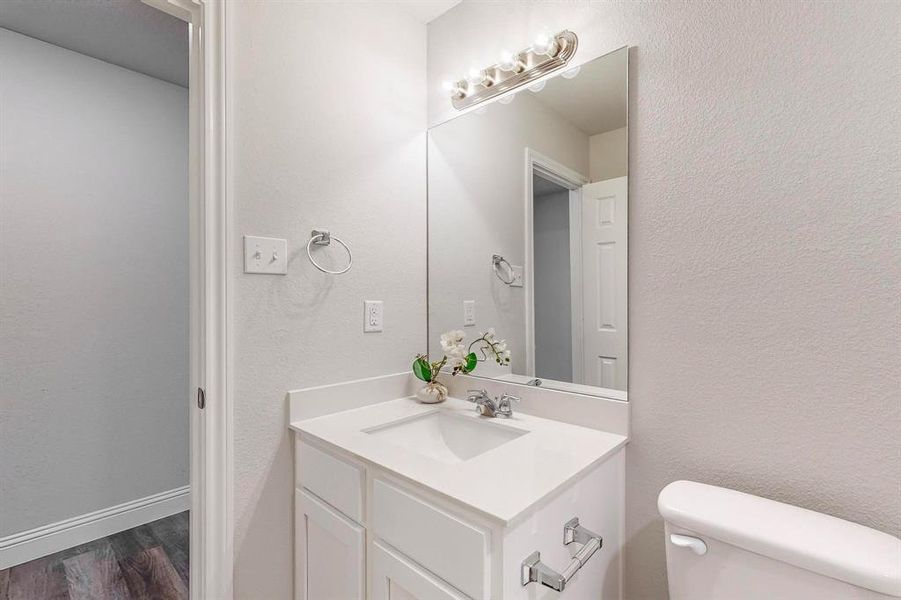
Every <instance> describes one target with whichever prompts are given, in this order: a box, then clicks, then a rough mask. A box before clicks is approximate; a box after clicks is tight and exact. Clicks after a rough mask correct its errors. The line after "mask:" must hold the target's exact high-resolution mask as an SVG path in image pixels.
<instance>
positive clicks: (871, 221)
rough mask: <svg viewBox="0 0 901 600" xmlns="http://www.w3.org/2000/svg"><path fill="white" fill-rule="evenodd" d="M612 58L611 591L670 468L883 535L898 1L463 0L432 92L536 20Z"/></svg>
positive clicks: (521, 35)
mask: <svg viewBox="0 0 901 600" xmlns="http://www.w3.org/2000/svg"><path fill="white" fill-rule="evenodd" d="M543 27H547V28H548V29H549V30H559V29H562V28H570V29H572V30H573V31H575V32H576V33H578V34H579V36H580V48H579V51H578V54H577V56H576V61H577V62H584V61H586V60H588V59H590V58H593V57H595V56H598V55H600V54H603V53H605V52H607V51H609V50H613V49H615V48H618V47H620V46H622V45H625V44H628V45H631V46H634V48H633V50H632V51H631V54H630V59H631V76H630V93H631V100H630V107H629V118H630V132H629V133H630V139H629V142H630V169H629V175H630V197H629V202H630V205H631V213H630V216H629V223H630V236H629V259H630V261H629V263H630V264H629V278H630V281H629V298H630V301H631V304H630V323H629V328H630V344H629V349H630V358H629V360H630V373H629V381H630V386H629V400H630V401H631V406H632V434H633V440H632V442H631V444H630V446H629V448H628V451H627V455H628V466H627V534H628V542H627V549H626V582H627V594H626V597H627V598H628V599H629V600H642V599H657V598H664V597H665V596H666V578H665V571H664V565H665V558H664V548H663V530H662V523H661V521H660V519H659V518H658V516H657V510H656V506H655V501H656V496H657V493H658V492H659V491H660V489H661V488H662V487H663V486H664V485H665V484H666V483H668V482H670V481H672V480H674V479H679V478H688V479H696V480H699V481H704V482H708V483H713V484H722V485H726V486H730V487H734V488H737V489H740V490H743V491H747V492H751V493H756V494H761V495H764V496H768V497H771V498H775V499H777V500H782V501H786V502H791V503H794V504H798V505H800V506H804V507H807V508H811V509H814V510H819V511H823V512H826V513H829V514H833V515H837V516H839V517H843V518H848V519H851V520H853V521H857V522H859V523H863V524H864V525H868V526H872V527H875V528H877V529H881V530H884V531H888V532H890V533H893V534H895V535H898V534H899V533H901V495H899V494H901V485H899V484H901V481H899V473H901V435H899V431H901V396H899V389H901V355H899V345H901V329H899V327H901V319H899V305H898V298H899V296H901V287H899V286H901V272H899V271H901V266H899V258H901V246H899V244H901V241H899V240H901V214H899V212H901V211H899V197H901V169H899V168H898V165H899V164H901V116H899V104H898V98H899V97H901V60H899V59H898V57H899V56H901V36H899V35H898V31H899V28H901V3H897V2H832V3H801V2H748V3H738V2H720V3H702V2H696V3H685V2H679V3H632V2H529V3H525V2H523V3H515V4H514V3H475V2H464V3H463V4H461V5H459V6H457V7H455V8H453V9H451V10H450V11H449V12H448V13H446V14H445V15H443V16H442V17H440V18H439V19H438V20H436V21H433V22H432V23H431V24H430V25H429V54H428V58H429V83H428V92H429V95H430V122H431V123H437V122H439V121H440V120H442V119H444V118H446V117H447V116H448V115H451V114H453V111H452V109H450V108H449V106H448V105H447V102H446V98H444V97H443V95H444V94H443V92H442V90H441V88H440V82H441V81H442V80H444V79H447V78H449V76H450V75H452V74H454V73H465V72H466V70H467V69H468V68H469V66H470V65H472V64H490V63H491V62H493V61H494V60H496V57H497V56H498V54H499V53H500V51H501V50H502V49H503V48H520V47H523V46H525V45H526V44H528V42H529V40H531V39H532V37H533V36H534V35H535V33H536V32H537V31H539V30H540V29H541V28H543Z"/></svg>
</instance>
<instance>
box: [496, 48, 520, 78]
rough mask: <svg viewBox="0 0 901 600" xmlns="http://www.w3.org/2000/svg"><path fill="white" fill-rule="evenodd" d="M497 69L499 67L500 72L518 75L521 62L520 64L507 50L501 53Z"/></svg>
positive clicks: (517, 58)
mask: <svg viewBox="0 0 901 600" xmlns="http://www.w3.org/2000/svg"><path fill="white" fill-rule="evenodd" d="M498 67H500V68H501V70H502V71H514V72H517V73H518V72H519V71H522V62H520V60H519V57H518V56H516V55H515V54H513V53H512V52H510V51H508V50H504V51H503V52H501V62H500V63H499V64H498Z"/></svg>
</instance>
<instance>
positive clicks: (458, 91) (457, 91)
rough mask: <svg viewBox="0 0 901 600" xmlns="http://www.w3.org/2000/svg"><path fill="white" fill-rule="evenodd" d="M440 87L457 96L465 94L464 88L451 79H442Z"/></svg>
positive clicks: (460, 96)
mask: <svg viewBox="0 0 901 600" xmlns="http://www.w3.org/2000/svg"><path fill="white" fill-rule="evenodd" d="M441 89H443V90H444V91H445V92H447V93H448V94H450V95H451V96H454V97H457V98H462V97H463V96H465V95H466V89H464V88H461V87H460V85H459V84H458V83H456V82H453V81H443V82H442V83H441Z"/></svg>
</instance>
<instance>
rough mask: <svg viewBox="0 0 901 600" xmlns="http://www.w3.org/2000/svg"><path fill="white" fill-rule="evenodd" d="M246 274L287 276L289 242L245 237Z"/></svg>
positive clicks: (278, 239)
mask: <svg viewBox="0 0 901 600" xmlns="http://www.w3.org/2000/svg"><path fill="white" fill-rule="evenodd" d="M244 272H245V273H264V274H269V275H286V274H287V273H288V240H283V239H280V238H268V237H258V236H254V235H245V236H244Z"/></svg>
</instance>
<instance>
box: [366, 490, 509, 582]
mask: <svg viewBox="0 0 901 600" xmlns="http://www.w3.org/2000/svg"><path fill="white" fill-rule="evenodd" d="M371 519H372V523H371V528H372V530H373V531H374V533H375V535H376V536H378V537H380V538H381V539H383V540H385V541H386V542H388V543H389V544H391V545H392V546H394V547H395V548H397V549H398V550H400V551H401V552H403V553H404V554H406V555H407V556H409V557H410V558H411V559H413V560H414V561H416V562H417V563H419V564H420V565H422V566H423V567H425V568H426V569H428V570H429V571H431V572H432V573H434V574H436V575H438V576H439V577H441V578H442V579H444V580H445V581H447V582H448V583H450V584H451V585H453V586H454V587H456V588H457V589H459V590H460V591H462V592H464V593H466V594H467V595H469V596H471V597H472V598H477V599H487V598H488V595H489V590H490V589H491V586H490V572H489V553H490V534H489V532H488V531H485V530H483V529H480V528H478V527H476V526H474V525H471V524H469V523H466V522H465V521H462V520H460V519H459V518H458V517H456V516H454V515H452V514H450V513H448V512H445V511H444V510H441V509H439V508H436V507H435V506H432V505H431V504H429V503H427V502H426V501H424V500H422V499H420V498H418V497H416V496H414V495H412V494H411V493H409V492H407V491H406V490H403V489H400V488H399V487H397V486H395V485H394V484H391V483H388V482H387V481H384V480H382V479H377V478H376V479H374V480H373V482H372V512H371Z"/></svg>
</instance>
